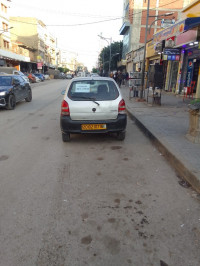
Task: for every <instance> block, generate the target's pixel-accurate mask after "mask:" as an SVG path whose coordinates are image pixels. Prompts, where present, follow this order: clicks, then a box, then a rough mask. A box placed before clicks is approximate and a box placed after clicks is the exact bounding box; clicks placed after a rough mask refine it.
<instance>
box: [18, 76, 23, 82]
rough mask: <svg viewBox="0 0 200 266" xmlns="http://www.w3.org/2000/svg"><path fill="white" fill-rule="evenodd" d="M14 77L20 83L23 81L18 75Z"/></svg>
mask: <svg viewBox="0 0 200 266" xmlns="http://www.w3.org/2000/svg"><path fill="white" fill-rule="evenodd" d="M16 79H17V80H18V81H19V82H20V83H24V81H23V79H22V78H21V77H20V76H19V77H16Z"/></svg>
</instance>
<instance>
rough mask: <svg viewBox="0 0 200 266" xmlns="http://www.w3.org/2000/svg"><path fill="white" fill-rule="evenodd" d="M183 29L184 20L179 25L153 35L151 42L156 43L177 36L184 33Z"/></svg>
mask: <svg viewBox="0 0 200 266" xmlns="http://www.w3.org/2000/svg"><path fill="white" fill-rule="evenodd" d="M184 27H185V20H182V21H180V22H179V23H176V24H174V25H173V26H171V27H169V28H167V29H165V30H162V31H160V32H158V33H156V34H154V37H153V42H154V43H158V42H161V41H163V40H166V39H168V38H170V37H172V36H177V35H179V34H181V33H182V32H183V31H184Z"/></svg>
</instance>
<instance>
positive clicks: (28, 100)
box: [25, 90, 32, 102]
mask: <svg viewBox="0 0 200 266" xmlns="http://www.w3.org/2000/svg"><path fill="white" fill-rule="evenodd" d="M25 101H26V102H31V101H32V91H31V90H29V91H28V96H27V97H26V98H25Z"/></svg>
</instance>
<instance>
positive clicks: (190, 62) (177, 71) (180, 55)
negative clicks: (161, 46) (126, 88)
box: [153, 17, 200, 93]
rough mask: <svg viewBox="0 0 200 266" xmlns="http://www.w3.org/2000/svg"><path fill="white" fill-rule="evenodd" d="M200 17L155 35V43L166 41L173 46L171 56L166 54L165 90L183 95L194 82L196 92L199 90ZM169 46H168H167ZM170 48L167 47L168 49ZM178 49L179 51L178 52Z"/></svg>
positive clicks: (181, 22) (177, 24) (180, 22)
mask: <svg viewBox="0 0 200 266" xmlns="http://www.w3.org/2000/svg"><path fill="white" fill-rule="evenodd" d="M199 27H200V17H191V18H186V19H184V20H181V21H179V22H177V23H176V24H174V25H173V26H171V27H169V28H167V29H165V30H162V31H160V32H158V33H156V34H155V35H154V38H153V43H154V44H155V45H156V44H157V43H161V42H162V41H165V44H166V43H170V42H168V41H171V43H173V44H172V46H171V47H170V48H171V54H169V53H168V54H167V53H165V52H164V54H163V59H164V61H163V62H165V64H166V62H167V69H166V70H167V71H166V82H165V90H166V91H172V92H176V93H182V92H183V91H184V88H185V87H188V86H190V85H191V82H192V81H194V84H195V86H194V92H195V91H196V90H197V84H198V72H199V51H200V50H199V48H200V47H199V36H200V34H199V29H200V28H199ZM165 46H167V45H165ZM168 48H169V47H166V49H168ZM177 49H178V50H177Z"/></svg>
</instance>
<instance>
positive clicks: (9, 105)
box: [6, 94, 16, 110]
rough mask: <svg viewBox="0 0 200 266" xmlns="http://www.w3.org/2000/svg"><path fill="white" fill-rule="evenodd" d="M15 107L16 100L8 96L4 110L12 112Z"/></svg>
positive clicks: (13, 96)
mask: <svg viewBox="0 0 200 266" xmlns="http://www.w3.org/2000/svg"><path fill="white" fill-rule="evenodd" d="M15 106H16V99H15V95H13V94H10V95H9V96H8V103H7V105H6V109H7V110H14V109H15Z"/></svg>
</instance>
